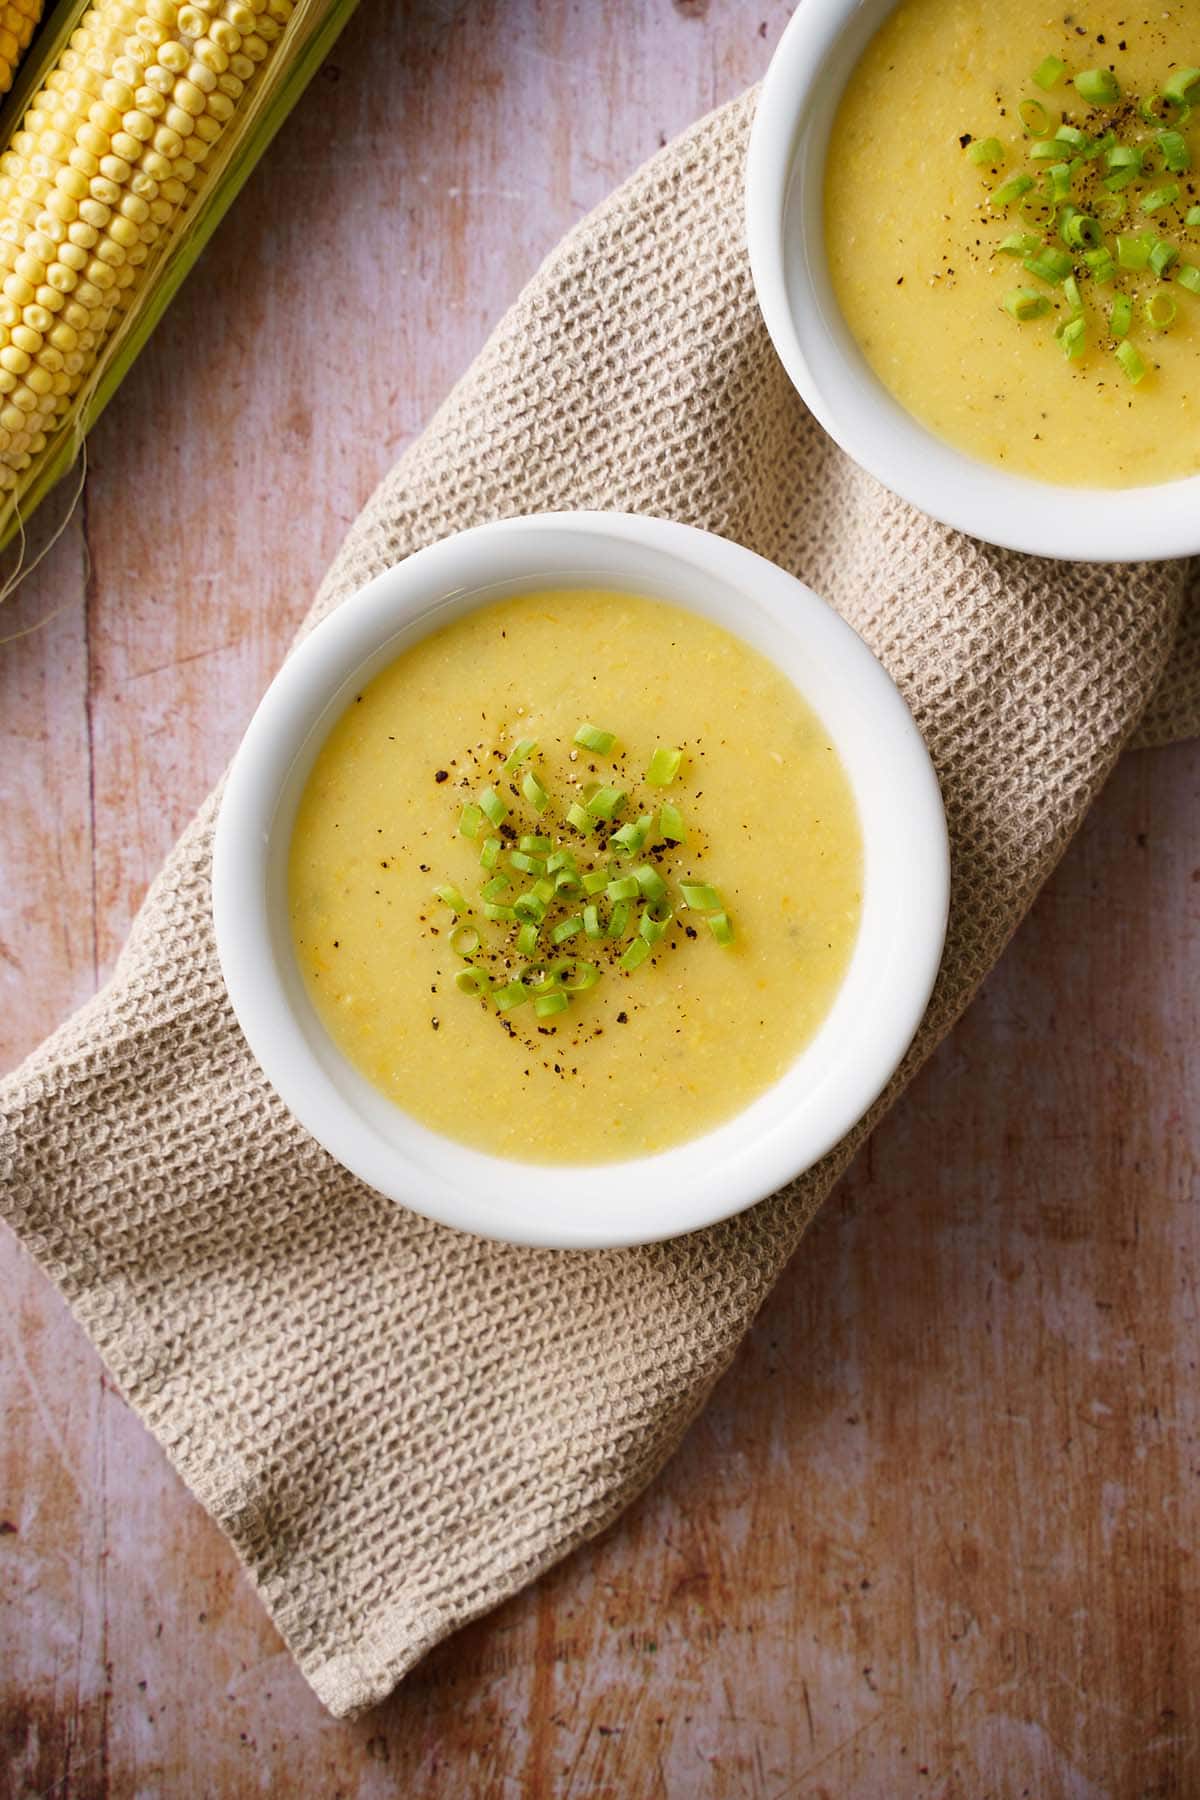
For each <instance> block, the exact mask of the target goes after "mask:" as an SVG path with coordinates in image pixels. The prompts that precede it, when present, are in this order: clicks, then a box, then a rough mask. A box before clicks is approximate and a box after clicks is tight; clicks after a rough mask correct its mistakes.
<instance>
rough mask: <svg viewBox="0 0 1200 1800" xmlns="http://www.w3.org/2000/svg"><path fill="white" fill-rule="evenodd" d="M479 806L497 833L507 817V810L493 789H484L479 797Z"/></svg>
mask: <svg viewBox="0 0 1200 1800" xmlns="http://www.w3.org/2000/svg"><path fill="white" fill-rule="evenodd" d="M479 804H480V806H481V807H482V808H483V810H484V812H485V813H486V814H487V816H488V818H489V819H490V820H491V822H492V824H493V825H494V826H495V827H496V829H497V831H498V830H499V829H500V827H501V825H503V823H504V821H505V819H507V817H508V808H507V806H505V804H504V802H503V800H502V799H501V798H500V796H499V794H498V793H497V792H496V790H495V788H490V787H489V788H484V790H483V792H482V794H480V796H479Z"/></svg>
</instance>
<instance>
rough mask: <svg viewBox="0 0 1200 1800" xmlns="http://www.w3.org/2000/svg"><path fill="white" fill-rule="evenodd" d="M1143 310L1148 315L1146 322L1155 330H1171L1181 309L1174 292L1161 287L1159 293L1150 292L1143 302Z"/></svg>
mask: <svg viewBox="0 0 1200 1800" xmlns="http://www.w3.org/2000/svg"><path fill="white" fill-rule="evenodd" d="M1142 311H1143V312H1144V313H1145V315H1146V323H1147V325H1149V326H1150V327H1151V329H1152V330H1154V331H1169V330H1170V328H1171V326H1172V325H1173V324H1174V323H1175V317H1176V314H1177V313H1178V311H1179V305H1178V302H1177V301H1176V299H1175V296H1174V294H1169V293H1167V292H1166V290H1165V289H1160V290H1159V292H1158V293H1157V294H1149V295H1148V296H1147V297H1146V299H1145V300H1144V301H1143V302H1142Z"/></svg>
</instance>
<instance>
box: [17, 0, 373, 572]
mask: <svg viewBox="0 0 1200 1800" xmlns="http://www.w3.org/2000/svg"><path fill="white" fill-rule="evenodd" d="M103 3H104V0H84V3H83V4H80V0H64V3H63V4H61V5H60V6H59V7H58V8H57V9H56V10H55V12H54V13H53V14H52V15H51V16H50V18H49V19H48V20H47V21H46V22H45V24H44V26H43V29H42V31H41V33H40V35H39V37H38V39H37V41H36V43H35V45H34V49H33V53H32V54H31V55H30V56H29V57H27V58H26V60H25V63H24V65H23V66H22V69H21V73H20V76H19V77H18V80H17V83H16V85H15V87H14V89H13V91H12V93H11V94H10V96H9V97H8V100H7V101H6V103H5V107H4V113H3V117H2V118H0V130H2V132H3V144H4V147H5V149H8V148H9V147H10V146H11V145H12V144H13V141H14V134H15V133H17V132H18V131H19V130H20V128H21V125H22V124H23V122H24V119H25V114H26V110H27V108H28V106H29V104H30V102H31V101H32V100H34V99H35V97H36V96H37V95H38V94H39V93H40V92H41V91H42V90H43V89H44V88H45V84H46V78H47V76H48V75H50V74H51V72H52V71H55V70H57V69H59V67H60V64H61V60H62V57H63V53H64V51H68V50H69V49H70V48H71V46H72V38H73V36H74V34H75V33H76V32H77V31H78V30H79V27H80V26H81V24H85V23H86V15H88V14H89V13H91V14H92V15H93V16H94V15H95V14H96V13H97V12H98V11H99V10H100V9H101V8H102V6H103ZM250 3H251V6H253V5H254V0H250ZM356 4H357V0H295V6H294V10H293V11H292V13H291V16H290V18H289V19H288V20H287V23H286V24H284V25H283V26H282V27H281V30H280V34H279V36H278V38H277V40H276V41H275V42H274V44H273V46H272V49H271V52H270V55H269V58H267V59H266V60H264V62H263V63H262V65H261V66H260V68H259V69H258V70H257V71H256V74H255V76H254V78H253V79H252V80H250V81H247V83H246V89H245V92H244V94H243V96H242V97H241V99H240V100H238V101H237V102H236V103H235V110H234V114H233V117H232V118H230V120H229V121H228V123H227V124H226V125H225V126H224V128H223V129H222V131H221V135H220V137H219V138H218V140H217V141H216V143H215V144H214V145H213V146H212V149H211V152H210V154H209V157H208V159H207V160H206V161H205V162H204V163H203V165H202V166H201V167H200V168H199V169H198V170H197V172H196V175H195V176H194V178H193V179H192V181H191V183H190V188H189V192H188V194H187V197H186V199H184V200H183V201H182V202H180V203H179V205H178V209H177V212H176V214H175V216H174V217H173V218H172V219H171V220H170V222H169V223H168V224H166V225H165V226H163V228H162V231H161V236H160V237H159V239H158V240H157V241H156V242H155V244H154V245H153V247H152V249H151V251H150V255H149V258H148V260H147V261H146V262H145V264H144V265H143V266H142V267H141V270H140V274H139V277H138V280H137V282H136V292H135V294H134V297H133V299H132V301H131V303H130V304H129V306H128V308H127V309H126V310H125V311H124V313H123V314H122V315H121V316H120V317H119V318H117V319H116V320H115V323H113V325H112V328H111V330H110V331H109V332H108V335H107V337H105V338H102V341H101V343H100V345H99V347H98V349H97V350H96V351H95V352H94V361H93V362H92V364H91V366H90V368H88V369H86V370H85V371H83V372H82V373H81V376H80V381H81V383H82V385H81V386H80V387H79V388H78V390H77V392H75V393H74V394H73V395H71V396H70V397H69V398H68V399H67V411H66V412H65V415H64V416H62V417H61V418H60V419H58V420H57V421H56V422H55V423H54V426H53V429H52V430H51V431H50V432H48V433H47V434H46V435H47V441H46V443H45V446H44V448H42V449H41V450H39V451H37V452H36V453H34V454H32V460H31V462H30V466H29V467H28V468H27V469H24V470H22V471H21V472H20V473H19V475H18V478H17V486H16V487H15V488H12V489H10V490H9V491H7V492H6V493H5V494H4V495H3V498H2V499H0V549H3V548H4V546H5V545H7V544H9V543H11V542H12V540H13V539H14V537H16V536H17V535H18V533H23V530H24V524H25V521H26V520H28V518H29V517H30V515H31V514H32V513H33V511H34V510H35V508H36V507H37V506H38V505H39V504H40V503H41V501H42V500H43V499H44V498H45V496H46V494H47V493H48V492H49V491H50V489H51V488H52V487H53V486H54V485H55V483H56V482H58V481H59V480H60V479H61V478H62V477H63V476H64V475H65V474H66V473H67V471H68V470H69V469H70V468H71V466H72V464H73V463H74V462H75V460H76V458H77V457H78V456H79V453H80V450H81V448H82V445H83V442H84V439H85V437H86V436H87V433H88V432H89V431H90V429H91V427H92V426H93V425H94V424H95V423H96V420H97V419H98V418H99V417H100V414H101V413H102V412H103V410H104V408H105V406H106V405H107V404H108V402H109V400H110V399H111V398H112V396H113V394H114V393H115V392H116V390H117V387H118V386H119V385H120V382H121V380H122V378H123V377H124V375H125V373H126V371H127V370H128V369H129V368H130V366H131V365H132V363H133V361H134V358H135V357H136V356H137V354H138V352H139V350H140V349H141V348H142V345H143V344H144V343H145V342H146V340H147V338H148V337H149V336H150V333H151V332H152V331H153V329H154V327H155V326H156V325H157V323H158V321H159V319H160V318H161V317H162V315H163V313H164V312H165V311H166V309H167V307H168V305H169V304H170V302H171V299H172V298H173V296H174V294H175V292H176V290H177V289H178V287H179V285H180V283H181V282H182V281H183V279H184V277H185V276H186V275H187V273H188V271H189V270H190V269H191V267H192V265H193V264H194V263H195V261H196V259H197V257H198V256H199V255H200V253H201V251H202V250H203V249H204V246H205V245H206V244H207V242H208V240H209V238H210V237H211V236H212V233H213V232H214V231H215V229H216V227H217V225H218V224H219V223H220V221H221V219H222V218H223V217H224V215H225V213H226V211H227V209H228V208H229V206H230V205H231V204H232V203H233V200H234V199H235V197H236V195H237V194H238V192H239V191H240V189H241V188H242V186H243V184H244V183H245V182H246V180H247V179H248V178H249V176H250V174H251V172H252V170H253V169H254V167H255V164H256V163H257V162H258V159H259V158H260V156H262V154H263V152H264V151H265V150H266V148H267V146H268V145H269V143H270V142H271V139H272V138H273V137H274V136H275V133H276V132H277V131H278V130H279V127H280V126H281V125H282V123H283V121H284V120H285V119H286V117H287V115H288V113H289V112H290V111H291V109H292V107H293V106H294V105H295V103H296V101H297V100H298V99H299V97H300V95H301V94H302V93H303V91H304V89H305V88H306V87H307V85H308V83H309V81H310V80H311V79H312V77H313V75H314V74H315V73H316V71H317V69H318V67H319V66H320V64H321V62H322V61H323V60H324V58H325V57H326V56H327V55H328V53H329V51H330V49H331V48H332V46H333V44H334V42H335V40H336V39H337V36H338V34H339V32H340V31H341V29H342V27H343V26H344V25H345V24H346V22H347V20H348V19H349V17H350V15H351V13H352V12H353V11H354V8H355V5H356ZM136 10H137V11H139V12H140V11H141V8H140V7H138V8H137V9H136ZM259 10H261V0H260V5H259ZM214 16H216V17H219V16H220V14H219V11H218V13H217V14H216V15H214ZM77 41H78V40H77ZM0 166H2V164H0ZM7 223H9V221H7V220H6V219H5V217H4V209H3V208H2V207H0V240H3V239H4V238H5V237H6V235H11V234H9V233H6V229H5V227H6V224H7ZM7 273H8V269H7V268H0V278H3V277H4V276H5V275H7ZM0 341H4V342H7V333H3V332H0Z"/></svg>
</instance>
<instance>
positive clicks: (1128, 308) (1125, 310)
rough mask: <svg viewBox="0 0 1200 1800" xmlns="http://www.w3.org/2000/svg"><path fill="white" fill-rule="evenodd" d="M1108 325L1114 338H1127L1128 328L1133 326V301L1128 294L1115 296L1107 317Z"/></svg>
mask: <svg viewBox="0 0 1200 1800" xmlns="http://www.w3.org/2000/svg"><path fill="white" fill-rule="evenodd" d="M1108 323H1109V328H1110V329H1111V331H1112V334H1113V336H1114V337H1115V338H1123V337H1128V336H1129V327H1130V326H1131V325H1132V324H1133V301H1132V300H1131V299H1130V298H1129V295H1128V294H1118V295H1117V298H1116V299H1115V300H1114V301H1113V303H1112V311H1111V313H1109V315H1108Z"/></svg>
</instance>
